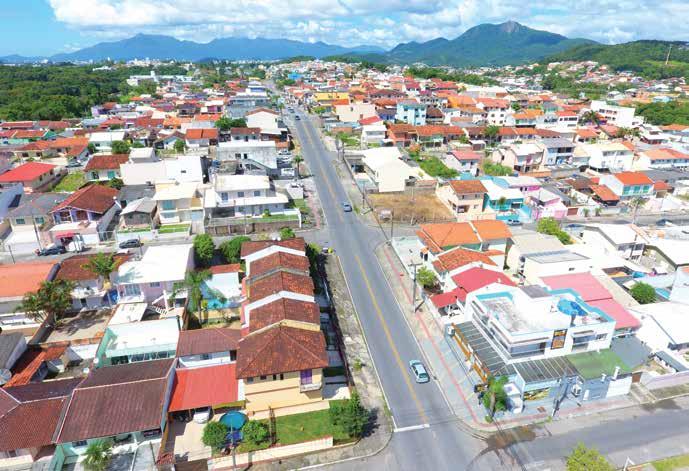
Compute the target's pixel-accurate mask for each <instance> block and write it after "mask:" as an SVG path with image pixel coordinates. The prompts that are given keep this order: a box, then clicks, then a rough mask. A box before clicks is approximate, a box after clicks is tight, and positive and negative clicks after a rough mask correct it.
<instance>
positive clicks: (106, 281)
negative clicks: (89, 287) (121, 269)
mask: <svg viewBox="0 0 689 471" xmlns="http://www.w3.org/2000/svg"><path fill="white" fill-rule="evenodd" d="M116 267H117V261H116V260H115V256H114V255H113V254H112V253H105V252H98V253H97V254H95V255H92V256H91V257H89V259H88V261H87V262H86V263H85V264H84V265H82V268H84V269H86V270H88V271H90V272H91V273H93V274H94V275H96V276H98V278H100V281H101V283H103V287H104V288H105V289H106V291H107V290H109V289H110V274H111V273H112V272H113V271H115V268H116ZM108 304H110V295H109V294H108Z"/></svg>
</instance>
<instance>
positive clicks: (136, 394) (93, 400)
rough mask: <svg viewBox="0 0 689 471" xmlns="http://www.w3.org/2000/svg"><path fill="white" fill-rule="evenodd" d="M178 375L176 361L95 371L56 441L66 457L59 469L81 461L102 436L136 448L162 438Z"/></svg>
mask: <svg viewBox="0 0 689 471" xmlns="http://www.w3.org/2000/svg"><path fill="white" fill-rule="evenodd" d="M173 375H174V360H173V359H164V360H154V361H148V362H145V363H134V364H126V365H117V366H110V367H107V368H97V369H94V370H92V371H91V372H90V373H89V375H88V376H87V377H86V378H85V379H84V380H83V381H82V382H81V383H80V384H79V386H77V387H76V388H75V389H74V391H72V396H71V398H70V400H69V403H68V405H67V407H66V410H64V411H63V414H64V419H63V420H62V424H61V425H60V426H59V427H58V428H57V439H56V441H57V443H58V449H59V450H60V452H59V453H60V455H61V456H62V457H63V459H62V460H61V461H62V462H61V463H60V462H58V463H56V464H57V466H56V469H60V468H61V467H62V465H63V464H70V463H74V462H76V461H78V460H79V457H81V456H82V455H83V454H84V453H85V452H86V449H87V448H88V446H89V444H91V443H93V442H96V441H99V440H103V439H111V440H113V441H114V443H115V444H116V445H118V448H119V446H123V447H124V448H125V450H126V451H129V452H133V451H135V450H136V448H137V447H138V446H139V444H140V443H143V442H146V441H150V440H158V439H160V437H161V436H162V433H163V431H164V430H165V427H166V425H167V404H168V402H169V399H170V394H171V389H172V388H171V385H172V382H173V379H174V378H173ZM132 398H136V401H135V402H132ZM103 404H107V405H108V407H103ZM120 449H121V448H120ZM125 450H123V451H125ZM56 453H57V452H56Z"/></svg>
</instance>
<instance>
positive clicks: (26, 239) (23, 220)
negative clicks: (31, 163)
mask: <svg viewBox="0 0 689 471" xmlns="http://www.w3.org/2000/svg"><path fill="white" fill-rule="evenodd" d="M19 190H21V186H19ZM5 191H6V190H4V191H3V194H4V193H5ZM67 196H68V195H67V194H63V193H21V192H20V193H19V194H15V195H14V196H13V198H12V199H11V200H10V203H9V207H8V209H7V212H6V214H5V217H4V221H3V227H5V228H9V229H10V230H11V232H10V233H9V234H7V236H6V237H5V241H4V245H5V247H8V248H9V249H8V250H12V253H13V254H27V253H32V252H34V251H35V250H36V249H40V248H43V247H46V246H48V245H50V243H51V241H50V234H49V233H48V230H49V229H50V227H51V226H52V218H51V217H50V215H49V212H50V210H51V209H52V208H53V207H54V206H55V204H56V203H59V202H61V201H63V200H64V199H65V198H67Z"/></svg>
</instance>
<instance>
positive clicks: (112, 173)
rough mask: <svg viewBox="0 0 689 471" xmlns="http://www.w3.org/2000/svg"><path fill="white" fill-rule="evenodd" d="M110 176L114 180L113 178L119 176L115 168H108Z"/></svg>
mask: <svg viewBox="0 0 689 471" xmlns="http://www.w3.org/2000/svg"><path fill="white" fill-rule="evenodd" d="M108 178H109V179H110V180H112V179H113V178H117V174H116V173H115V171H114V170H108Z"/></svg>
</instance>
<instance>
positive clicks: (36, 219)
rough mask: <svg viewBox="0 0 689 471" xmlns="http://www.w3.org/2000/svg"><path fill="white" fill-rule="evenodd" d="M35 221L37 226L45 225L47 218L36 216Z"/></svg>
mask: <svg viewBox="0 0 689 471" xmlns="http://www.w3.org/2000/svg"><path fill="white" fill-rule="evenodd" d="M33 220H34V221H35V222H36V224H38V225H39V226H40V225H43V224H44V223H45V218H44V217H43V216H34V218H33Z"/></svg>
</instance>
